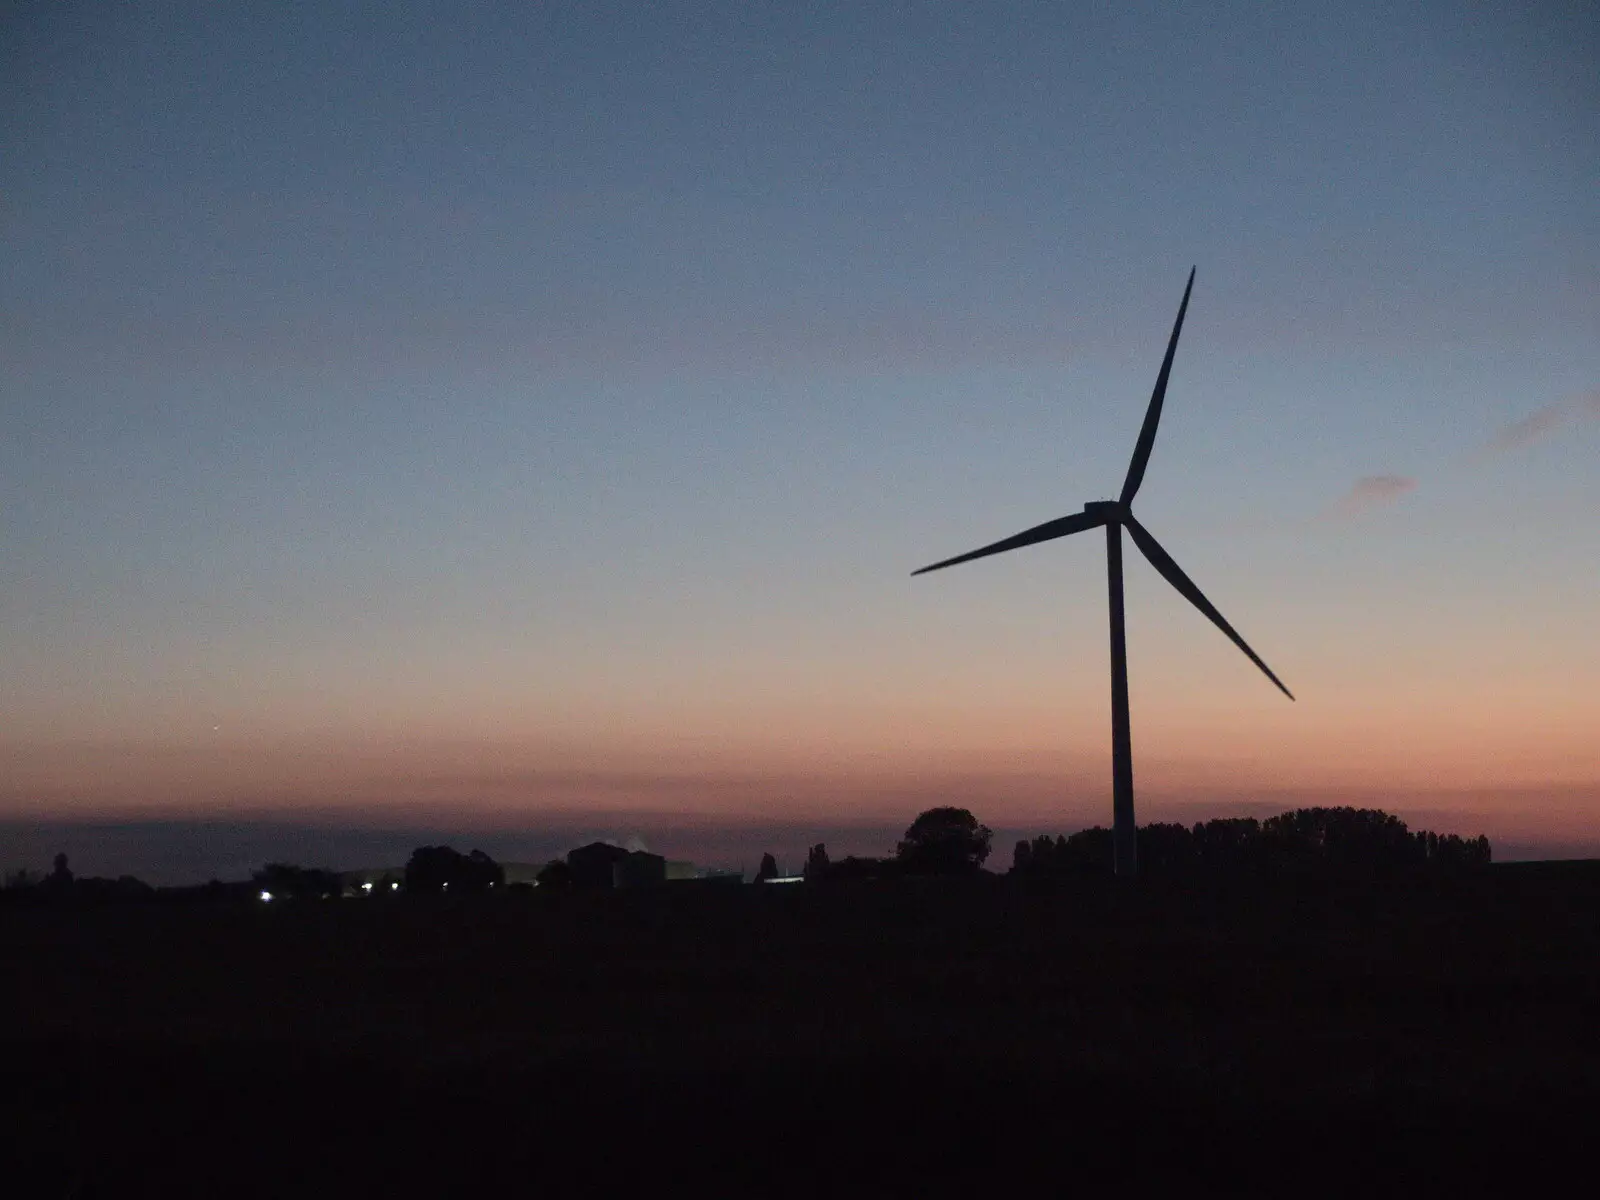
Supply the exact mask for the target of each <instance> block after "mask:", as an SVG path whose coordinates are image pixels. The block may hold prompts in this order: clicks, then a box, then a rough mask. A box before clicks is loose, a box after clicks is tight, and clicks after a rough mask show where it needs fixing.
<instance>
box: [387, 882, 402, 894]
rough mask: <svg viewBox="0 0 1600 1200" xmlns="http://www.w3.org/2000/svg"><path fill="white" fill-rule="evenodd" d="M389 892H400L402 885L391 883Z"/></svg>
mask: <svg viewBox="0 0 1600 1200" xmlns="http://www.w3.org/2000/svg"><path fill="white" fill-rule="evenodd" d="M389 890H390V891H391V892H398V891H399V890H400V885H399V884H398V883H391V884H390V885H389Z"/></svg>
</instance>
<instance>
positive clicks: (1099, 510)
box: [1083, 500, 1125, 521]
mask: <svg viewBox="0 0 1600 1200" xmlns="http://www.w3.org/2000/svg"><path fill="white" fill-rule="evenodd" d="M1083 511H1084V512H1086V513H1094V514H1095V515H1096V516H1099V517H1102V518H1104V519H1105V520H1107V521H1119V520H1121V519H1122V514H1123V512H1124V511H1125V510H1124V509H1123V506H1122V501H1120V500H1091V501H1089V503H1087V504H1085V505H1084V506H1083Z"/></svg>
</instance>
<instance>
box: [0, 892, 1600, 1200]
mask: <svg viewBox="0 0 1600 1200" xmlns="http://www.w3.org/2000/svg"><path fill="white" fill-rule="evenodd" d="M0 951H3V955H4V958H3V963H4V970H5V975H6V978H5V986H4V1000H3V1001H0V1015H3V1025H0V1029H3V1038H4V1046H3V1048H0V1049H3V1053H4V1056H5V1057H4V1061H3V1075H0V1078H3V1081H4V1086H3V1089H0V1091H3V1093H4V1096H5V1101H4V1103H5V1107H6V1111H5V1112H4V1113H3V1114H0V1119H3V1122H4V1124H3V1126H0V1143H3V1142H5V1141H9V1143H10V1146H9V1148H8V1149H7V1150H5V1151H4V1154H5V1157H6V1158H7V1159H9V1160H10V1161H7V1162H5V1163H4V1166H5V1167H6V1169H7V1173H6V1174H5V1175H4V1176H0V1178H3V1179H6V1180H14V1181H17V1182H18V1183H19V1184H20V1183H21V1182H22V1181H23V1180H25V1179H26V1180H28V1181H29V1185H28V1186H27V1187H26V1188H24V1189H22V1190H19V1191H17V1192H15V1193H13V1194H18V1195H22V1194H27V1195H48V1196H57V1195H60V1196H66V1195H76V1196H89V1195H112V1194H117V1195H137V1194H159V1195H163V1196H175V1195H201V1194H206V1195H241V1194H245V1195H292V1194H296V1193H307V1194H309V1193H312V1192H314V1193H316V1194H330V1195H333V1194H338V1195H341V1196H357V1195H368V1194H389V1195H393V1194H396V1193H405V1194H431V1195H435V1196H449V1195H456V1194H464V1193H467V1192H471V1191H478V1190H484V1189H489V1190H493V1191H496V1192H499V1191H509V1190H514V1191H517V1192H530V1193H531V1192H539V1191H543V1190H546V1189H549V1188H551V1187H553V1186H556V1185H558V1184H559V1185H562V1186H564V1187H567V1188H569V1189H570V1186H571V1185H573V1184H576V1185H578V1188H579V1190H581V1191H586V1192H596V1191H611V1190H616V1189H620V1188H624V1187H626V1188H629V1189H632V1188H647V1189H650V1190H667V1189H669V1188H670V1189H675V1190H683V1189H684V1188H693V1189H694V1190H697V1191H702V1192H705V1193H707V1194H718V1195H720V1194H726V1193H728V1192H731V1191H734V1190H739V1191H747V1190H748V1191H752V1192H754V1193H757V1194H770V1193H774V1192H776V1193H784V1194H793V1193H796V1192H805V1193H808V1194H816V1193H831V1194H855V1193H860V1192H866V1191H882V1192H886V1193H888V1194H907V1193H913V1192H919V1191H923V1190H926V1189H927V1188H928V1186H929V1185H932V1186H935V1187H938V1188H940V1189H941V1190H951V1189H955V1190H969V1191H970V1190H983V1191H994V1190H1012V1189H1013V1188H1017V1189H1020V1188H1022V1187H1023V1185H1022V1184H1021V1182H1020V1181H1021V1180H1023V1179H1025V1178H1027V1177H1029V1176H1030V1175H1037V1178H1038V1180H1039V1182H1037V1183H1033V1184H1029V1185H1027V1190H1030V1191H1039V1192H1042V1193H1043V1194H1056V1193H1059V1192H1065V1191H1071V1190H1074V1189H1075V1188H1076V1187H1078V1186H1080V1185H1082V1186H1088V1185H1090V1184H1095V1183H1096V1182H1097V1181H1102V1182H1103V1181H1105V1180H1106V1179H1108V1178H1110V1177H1113V1176H1114V1175H1116V1174H1124V1175H1125V1176H1126V1177H1128V1178H1130V1179H1131V1180H1133V1181H1134V1182H1136V1183H1139V1184H1141V1185H1144V1184H1164V1185H1177V1186H1182V1187H1186V1188H1188V1189H1191V1190H1193V1189H1200V1190H1225V1191H1246V1190H1255V1191H1265V1192H1268V1193H1271V1194H1289V1193H1296V1194H1303V1193H1306V1192H1320V1191H1341V1190H1344V1189H1345V1188H1347V1187H1356V1188H1361V1189H1362V1190H1370V1191H1374V1192H1376V1193H1378V1194H1391V1193H1394V1192H1399V1191H1405V1192H1408V1193H1413V1194H1414V1193H1419V1192H1420V1193H1423V1194H1428V1193H1431V1192H1434V1191H1446V1190H1449V1191H1457V1190H1460V1189H1462V1188H1463V1187H1465V1188H1468V1189H1473V1190H1475V1189H1477V1188H1479V1187H1485V1186H1487V1185H1489V1184H1490V1183H1492V1182H1493V1183H1498V1184H1515V1183H1521V1184H1523V1185H1526V1184H1528V1183H1530V1182H1531V1181H1532V1180H1533V1179H1534V1177H1535V1176H1536V1175H1538V1174H1540V1173H1542V1172H1545V1171H1548V1170H1551V1169H1553V1168H1554V1167H1556V1166H1558V1165H1562V1164H1577V1163H1585V1164H1586V1160H1588V1159H1589V1158H1590V1157H1591V1155H1592V1151H1590V1150H1589V1149H1588V1146H1589V1143H1590V1141H1591V1139H1593V1138H1594V1134H1595V1129H1594V1123H1593V1122H1594V1118H1595V1116H1596V1115H1597V1112H1600V1106H1597V1104H1596V1101H1597V1100H1600V1034H1597V1025H1596V1022H1597V1019H1600V1018H1597V1014H1600V864H1593V863H1573V864H1526V865H1522V864H1512V865H1505V866H1496V867H1494V868H1491V869H1488V870H1486V871H1481V872H1477V873H1466V874H1461V875H1454V876H1452V875H1425V874H1419V875H1413V876H1411V877H1409V878H1405V879H1391V880H1377V881H1367V882H1354V881H1338V882H1335V881H1326V880H1323V881H1317V880H1300V881H1294V882H1286V881H1278V882H1272V883H1268V882H1263V881H1259V880H1256V881H1253V880H1246V879H1238V880H1231V881H1225V882H1224V881H1205V882H1196V883H1191V884H1178V883H1175V882H1167V883H1163V882H1161V881H1156V880H1150V881H1146V882H1144V883H1141V884H1140V885H1139V886H1138V887H1137V888H1127V887H1119V886H1113V884H1112V881H1110V880H1098V881H1087V880H1086V881H1084V882H1083V883H1081V884H1068V885H1061V886H1030V887H1021V886H1015V885H1013V884H1012V883H1011V882H1010V881H1007V880H1004V879H983V880H975V881H970V882H968V883H958V884H954V885H944V886H939V885H935V884H931V883H929V884H913V883H900V884H895V885H885V886H876V885H861V886H847V885H837V886H822V887H806V886H797V887H761V888H758V887H744V888H705V889H695V888H687V889H685V890H681V891H679V890H674V889H672V888H668V889H664V890H659V891H655V892H634V893H606V894H590V895H584V894H559V895H550V894H545V895H540V894H527V895H506V896H495V897H492V898H483V899H477V900H474V899H471V898H463V899H462V900H461V901H459V902H448V901H446V902H438V903H432V902H425V901H421V900H383V901H370V900H363V901H356V900H350V901H340V902H331V901H330V902H306V903H301V904H273V905H260V904H255V905H248V906H229V905H220V904H218V905H188V906H178V905H163V904H159V903H151V904H144V905H129V906H126V907H121V908H93V909H80V910H70V909H50V908H43V907H19V906H12V907H10V908H4V909H0ZM35 1182H36V1183H37V1185H38V1186H35ZM8 1190H9V1189H8ZM1580 1190H1582V1189H1580Z"/></svg>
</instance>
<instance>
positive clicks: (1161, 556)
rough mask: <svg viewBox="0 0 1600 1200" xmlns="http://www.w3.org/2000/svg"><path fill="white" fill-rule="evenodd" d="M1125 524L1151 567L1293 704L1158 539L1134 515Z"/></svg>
mask: <svg viewBox="0 0 1600 1200" xmlns="http://www.w3.org/2000/svg"><path fill="white" fill-rule="evenodd" d="M1122 521H1123V524H1124V525H1126V526H1127V529H1128V533H1129V534H1130V535H1131V536H1132V538H1133V540H1134V543H1135V544H1136V545H1137V546H1138V547H1139V549H1140V550H1142V551H1144V556H1145V557H1146V558H1148V559H1149V560H1150V565H1151V566H1152V567H1154V568H1155V569H1156V570H1157V571H1160V572H1161V575H1162V577H1163V578H1165V579H1166V581H1167V582H1168V583H1170V584H1171V585H1172V586H1173V587H1175V588H1177V589H1178V591H1180V592H1182V593H1183V594H1184V596H1186V597H1187V598H1188V600H1189V603H1190V604H1192V605H1194V606H1195V607H1196V608H1198V609H1199V610H1200V611H1201V612H1203V613H1205V615H1206V616H1208V617H1210V618H1211V621H1212V624H1214V625H1215V626H1216V627H1217V628H1218V629H1220V630H1222V632H1223V633H1225V634H1227V635H1228V637H1229V638H1230V639H1231V640H1232V642H1233V644H1234V645H1235V646H1237V647H1239V649H1241V650H1243V651H1244V652H1245V655H1246V656H1247V657H1248V658H1249V659H1250V661H1251V662H1253V663H1255V665H1256V666H1258V667H1260V668H1261V669H1262V670H1263V671H1264V672H1266V676H1267V678H1268V679H1270V680H1272V682H1273V683H1275V684H1277V685H1278V690H1279V691H1281V692H1282V693H1283V694H1284V695H1285V696H1287V697H1289V699H1291V700H1293V699H1294V693H1293V692H1291V691H1290V690H1289V689H1288V688H1286V687H1284V686H1283V680H1281V679H1279V678H1278V677H1277V676H1276V675H1274V674H1273V673H1272V668H1271V667H1269V666H1267V664H1266V663H1264V662H1262V661H1261V656H1260V655H1258V654H1257V653H1256V652H1255V651H1254V650H1252V649H1250V647H1249V646H1247V645H1246V644H1245V640H1244V639H1243V638H1242V637H1240V636H1239V635H1238V633H1236V632H1235V631H1234V628H1233V626H1232V625H1229V624H1228V622H1227V619H1226V618H1224V617H1223V615H1222V614H1221V613H1219V612H1218V611H1217V610H1216V607H1215V606H1214V605H1213V604H1212V603H1211V601H1209V600H1207V599H1206V598H1205V595H1204V594H1203V593H1202V592H1201V591H1200V589H1199V588H1197V587H1195V585H1194V580H1192V579H1190V578H1189V577H1188V576H1187V575H1185V574H1184V573H1183V568H1182V567H1180V566H1179V565H1178V564H1177V563H1175V562H1173V561H1172V555H1170V554H1168V553H1167V552H1166V551H1165V550H1163V549H1162V548H1161V543H1159V542H1157V541H1156V539H1155V538H1153V537H1151V536H1150V531H1149V530H1148V529H1146V528H1145V527H1144V526H1143V525H1141V524H1139V522H1138V521H1135V520H1134V519H1133V514H1132V513H1127V514H1125V515H1124V516H1123V518H1122Z"/></svg>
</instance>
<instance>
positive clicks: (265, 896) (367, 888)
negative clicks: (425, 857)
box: [261, 881, 450, 903]
mask: <svg viewBox="0 0 1600 1200" xmlns="http://www.w3.org/2000/svg"><path fill="white" fill-rule="evenodd" d="M444 886H445V887H449V886H450V885H449V884H448V883H447V884H445V885H444ZM361 890H362V891H363V892H367V893H369V894H370V893H371V891H372V884H371V883H363V884H362V885H361ZM389 890H390V891H391V892H398V891H399V890H400V885H399V884H398V883H395V882H393V881H391V882H390V884H389ZM261 899H262V902H263V903H264V902H266V901H268V900H271V899H272V893H271V892H265V891H264V892H262V893H261Z"/></svg>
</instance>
